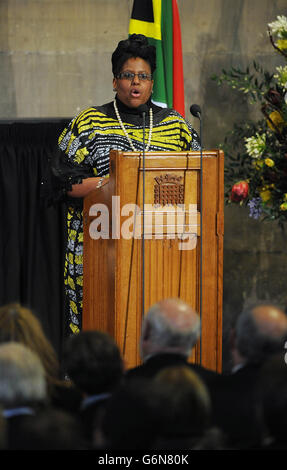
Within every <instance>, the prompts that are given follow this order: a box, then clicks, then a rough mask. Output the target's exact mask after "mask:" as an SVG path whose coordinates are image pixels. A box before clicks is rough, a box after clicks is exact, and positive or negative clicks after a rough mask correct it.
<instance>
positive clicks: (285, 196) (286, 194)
mask: <svg viewBox="0 0 287 470" xmlns="http://www.w3.org/2000/svg"><path fill="white" fill-rule="evenodd" d="M283 197H284V201H287V193H285V194H284V196H283Z"/></svg>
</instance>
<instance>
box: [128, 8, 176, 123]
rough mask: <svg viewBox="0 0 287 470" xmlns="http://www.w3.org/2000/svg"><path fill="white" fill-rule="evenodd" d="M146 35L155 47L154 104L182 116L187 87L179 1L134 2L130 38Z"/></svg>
mask: <svg viewBox="0 0 287 470" xmlns="http://www.w3.org/2000/svg"><path fill="white" fill-rule="evenodd" d="M133 33H136V34H144V35H145V36H146V37H147V38H148V40H149V42H150V43H151V44H153V45H154V46H155V47H156V55H157V68H156V71H155V73H154V87H153V97H152V101H153V102H154V103H156V104H158V105H159V106H163V107H169V108H173V109H175V110H176V111H178V112H179V113H180V114H181V115H182V116H184V114H185V110H184V85H183V63H182V44H181V29H180V20H179V13H178V6H177V1H176V0H134V3H133V9H132V14H131V19H130V25H129V34H133Z"/></svg>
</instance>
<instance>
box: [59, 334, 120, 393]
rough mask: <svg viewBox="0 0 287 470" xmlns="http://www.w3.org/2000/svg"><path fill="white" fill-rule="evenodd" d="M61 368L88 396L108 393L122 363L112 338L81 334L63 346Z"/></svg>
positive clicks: (115, 382) (113, 386) (103, 335)
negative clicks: (62, 363)
mask: <svg viewBox="0 0 287 470" xmlns="http://www.w3.org/2000/svg"><path fill="white" fill-rule="evenodd" d="M63 359H64V367H65V369H66V371H67V373H68V375H69V377H70V379H71V380H72V381H73V382H74V384H75V385H76V386H77V387H78V388H79V389H80V390H81V391H83V392H86V393H87V394H88V395H90V394H94V393H105V392H112V391H113V389H114V388H116V387H117V385H118V384H119V382H120V381H121V380H122V377H123V370H124V366H123V360H122V357H121V353H120V350H119V348H118V346H117V345H116V343H115V341H114V339H113V338H112V337H111V336H110V335H108V334H107V333H104V332H101V331H81V332H80V333H77V334H75V335H72V336H70V337H69V338H68V339H67V341H66V343H65V347H64V358H63Z"/></svg>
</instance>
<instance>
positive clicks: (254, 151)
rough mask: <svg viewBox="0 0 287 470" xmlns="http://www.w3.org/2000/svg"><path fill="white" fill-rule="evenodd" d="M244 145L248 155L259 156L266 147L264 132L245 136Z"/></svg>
mask: <svg viewBox="0 0 287 470" xmlns="http://www.w3.org/2000/svg"><path fill="white" fill-rule="evenodd" d="M245 142H246V143H245V147H246V150H247V153H248V155H249V156H250V157H253V158H259V157H261V155H262V154H263V152H264V150H265V148H266V134H261V135H259V133H258V132H256V135H255V136H252V137H246V138H245Z"/></svg>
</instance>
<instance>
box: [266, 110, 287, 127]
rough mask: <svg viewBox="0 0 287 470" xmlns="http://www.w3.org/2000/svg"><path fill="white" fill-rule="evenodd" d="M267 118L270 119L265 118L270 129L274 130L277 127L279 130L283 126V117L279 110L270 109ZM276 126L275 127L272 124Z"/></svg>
mask: <svg viewBox="0 0 287 470" xmlns="http://www.w3.org/2000/svg"><path fill="white" fill-rule="evenodd" d="M269 118H270V119H271V121H272V122H271V121H269V119H267V124H268V126H269V127H270V129H271V130H272V131H276V130H277V129H279V131H280V132H281V131H282V129H283V127H284V126H285V122H284V119H283V117H282V115H281V114H280V113H279V111H272V113H270V114H269ZM272 123H273V124H274V126H276V128H275V127H274V126H273V124H272Z"/></svg>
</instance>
